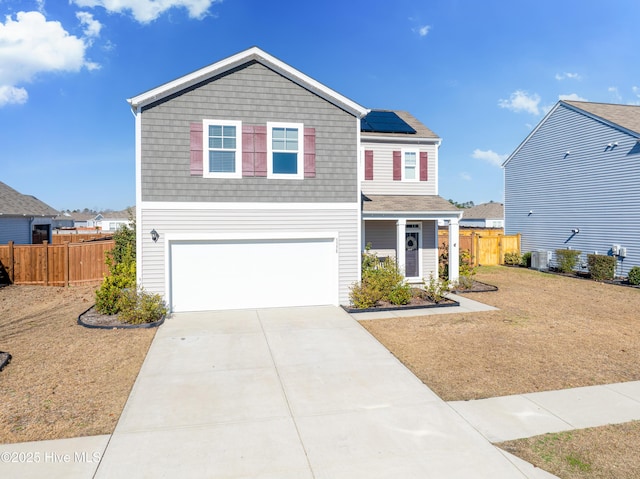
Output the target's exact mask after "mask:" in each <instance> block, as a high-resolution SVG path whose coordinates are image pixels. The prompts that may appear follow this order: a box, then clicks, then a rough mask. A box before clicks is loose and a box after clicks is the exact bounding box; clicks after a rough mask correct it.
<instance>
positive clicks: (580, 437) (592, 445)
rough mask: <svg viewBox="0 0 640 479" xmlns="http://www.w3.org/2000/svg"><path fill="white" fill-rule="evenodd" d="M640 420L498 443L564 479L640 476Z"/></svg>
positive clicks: (616, 478)
mask: <svg viewBox="0 0 640 479" xmlns="http://www.w3.org/2000/svg"><path fill="white" fill-rule="evenodd" d="M639 445H640V421H634V422H629V423H626V424H616V425H612V426H604V427H596V428H590V429H581V430H579V431H569V432H561V433H554V434H545V435H544V436H536V437H531V438H527V439H521V440H518V441H509V442H504V443H502V444H498V446H500V447H501V448H502V449H504V450H506V451H509V452H510V453H511V454H514V455H516V456H518V457H521V458H522V459H524V460H525V461H528V462H530V463H532V464H534V465H535V466H537V467H539V468H541V469H544V470H545V471H548V472H550V473H551V474H554V475H556V476H558V477H560V478H561V479H637V478H639V477H640V460H639V459H638V450H639V449H638V446H639Z"/></svg>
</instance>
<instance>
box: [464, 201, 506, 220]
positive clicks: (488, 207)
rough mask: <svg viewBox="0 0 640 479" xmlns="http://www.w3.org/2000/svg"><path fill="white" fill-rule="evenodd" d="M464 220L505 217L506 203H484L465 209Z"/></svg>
mask: <svg viewBox="0 0 640 479" xmlns="http://www.w3.org/2000/svg"><path fill="white" fill-rule="evenodd" d="M462 219H463V220H479V219H495V220H497V219H500V220H501V219H504V205H503V204H502V203H482V204H481V205H477V206H474V207H473V208H468V209H466V210H464V215H463V216H462Z"/></svg>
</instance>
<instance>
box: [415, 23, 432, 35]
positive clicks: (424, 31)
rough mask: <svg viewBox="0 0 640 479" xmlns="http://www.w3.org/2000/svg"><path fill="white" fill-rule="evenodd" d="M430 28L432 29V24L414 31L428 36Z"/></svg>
mask: <svg viewBox="0 0 640 479" xmlns="http://www.w3.org/2000/svg"><path fill="white" fill-rule="evenodd" d="M430 30H431V25H423V26H421V27H418V28H414V29H413V31H414V32H416V33H417V34H418V35H420V36H421V37H426V36H427V34H428V33H429V31H430Z"/></svg>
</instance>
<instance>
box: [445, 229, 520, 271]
mask: <svg viewBox="0 0 640 479" xmlns="http://www.w3.org/2000/svg"><path fill="white" fill-rule="evenodd" d="M448 244H449V231H448V230H439V231H438V245H439V247H440V252H441V253H443V252H445V250H446V248H445V247H444V246H443V245H448ZM458 246H459V247H460V251H469V253H470V254H471V261H472V263H473V265H474V266H478V265H483V266H493V265H498V264H504V255H505V253H511V252H516V253H520V233H518V234H516V235H504V234H500V233H497V232H493V231H491V232H489V231H487V232H486V233H484V232H482V233H480V232H478V231H477V230H474V231H464V230H460V238H459V244H458Z"/></svg>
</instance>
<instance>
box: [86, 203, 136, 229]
mask: <svg viewBox="0 0 640 479" xmlns="http://www.w3.org/2000/svg"><path fill="white" fill-rule="evenodd" d="M132 213H133V215H134V217H135V208H133V209H132ZM98 216H99V217H100V218H98V217H96V218H95V220H96V224H97V226H98V227H99V228H100V229H101V230H102V231H103V232H116V231H117V230H118V229H119V228H120V227H121V226H129V225H130V224H131V220H130V219H129V210H128V209H127V210H124V211H108V212H104V213H101V214H99V215H98Z"/></svg>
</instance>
